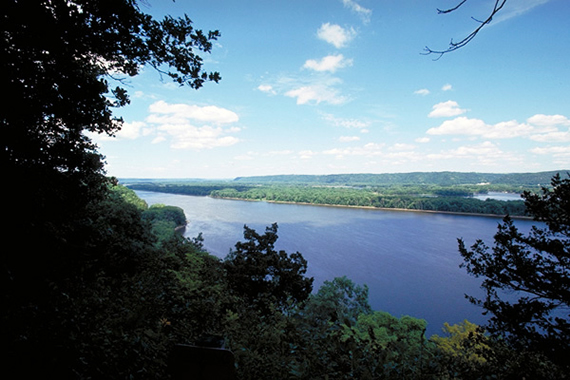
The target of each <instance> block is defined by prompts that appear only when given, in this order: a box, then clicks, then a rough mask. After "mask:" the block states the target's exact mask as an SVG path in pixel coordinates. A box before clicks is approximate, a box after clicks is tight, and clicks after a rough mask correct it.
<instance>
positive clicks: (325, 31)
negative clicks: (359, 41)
mask: <svg viewBox="0 0 570 380" xmlns="http://www.w3.org/2000/svg"><path fill="white" fill-rule="evenodd" d="M355 35H356V31H355V30H354V29H352V28H351V29H344V28H343V27H341V26H340V25H336V24H330V23H328V22H327V23H325V24H323V25H321V27H320V28H319V30H318V31H317V36H318V37H319V38H320V39H321V40H324V41H326V42H328V43H330V44H332V45H334V46H335V47H336V48H337V49H339V48H342V47H345V46H346V45H347V44H348V43H349V42H350V41H351V40H352V39H353V38H354V36H355Z"/></svg>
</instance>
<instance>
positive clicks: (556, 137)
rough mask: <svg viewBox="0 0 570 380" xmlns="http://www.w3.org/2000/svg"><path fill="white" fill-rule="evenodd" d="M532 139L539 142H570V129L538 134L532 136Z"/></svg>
mask: <svg viewBox="0 0 570 380" xmlns="http://www.w3.org/2000/svg"><path fill="white" fill-rule="evenodd" d="M530 139H531V140H533V141H538V142H557V143H561V142H570V130H568V131H553V132H548V133H541V134H536V135H533V136H531V137H530Z"/></svg>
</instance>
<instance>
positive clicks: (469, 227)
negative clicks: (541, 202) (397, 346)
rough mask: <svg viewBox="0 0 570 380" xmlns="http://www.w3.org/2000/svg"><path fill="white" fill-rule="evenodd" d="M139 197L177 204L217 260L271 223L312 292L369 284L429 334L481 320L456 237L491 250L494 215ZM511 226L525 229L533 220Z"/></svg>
mask: <svg viewBox="0 0 570 380" xmlns="http://www.w3.org/2000/svg"><path fill="white" fill-rule="evenodd" d="M137 194H138V195H139V196H140V197H141V198H142V199H144V200H145V201H146V202H147V203H148V204H149V205H152V204H155V203H163V204H166V205H172V206H178V207H181V208H182V209H183V210H184V212H185V214H186V218H187V219H188V226H187V228H186V232H185V236H187V237H196V236H197V235H198V234H199V233H200V232H201V233H202V234H203V237H204V246H205V248H206V249H207V250H208V251H209V252H210V253H212V254H214V255H216V256H219V257H220V258H223V257H225V256H226V255H227V254H228V252H229V251H230V249H231V248H232V247H233V246H234V245H235V243H236V242H237V241H241V240H243V226H244V225H247V226H248V227H251V228H254V229H255V230H256V231H257V232H260V233H262V232H264V231H265V227H266V226H269V225H271V224H272V223H274V222H277V224H278V225H279V230H278V235H279V239H278V241H277V243H276V248H277V249H283V250H285V251H287V252H288V253H292V252H296V251H299V252H301V253H302V254H303V256H304V257H305V259H307V261H308V263H309V268H308V275H309V276H311V277H314V278H315V283H314V289H315V290H317V289H318V287H319V286H320V285H321V284H322V283H323V281H326V280H332V279H333V278H335V277H340V276H347V277H348V278H350V279H351V280H352V281H354V282H355V283H357V284H366V285H368V287H369V300H370V305H371V306H372V308H373V309H374V310H383V311H387V312H389V313H391V314H393V315H395V316H397V317H400V316H403V315H410V316H413V317H416V318H423V319H426V320H427V321H428V331H427V335H428V336H430V335H431V334H434V333H441V328H442V327H443V323H444V322H449V323H451V324H454V323H459V322H462V321H463V320H464V319H467V320H469V321H471V322H474V323H478V324H481V323H484V321H485V317H484V316H483V315H482V314H481V311H482V310H481V309H480V308H479V307H476V306H474V305H471V304H470V303H469V302H468V301H467V300H466V299H465V296H464V295H465V294H469V295H475V296H480V295H481V294H482V292H481V290H480V288H479V285H480V283H481V279H477V278H474V277H472V276H470V275H468V274H467V273H466V271H465V269H462V268H459V265H460V264H461V262H462V258H461V256H460V254H459V252H458V249H457V238H463V239H464V240H465V242H466V243H467V245H468V246H470V245H471V244H473V243H474V242H475V241H476V240H477V239H483V240H484V241H485V242H486V243H487V245H489V246H492V244H493V235H494V234H495V233H496V231H497V225H498V223H500V222H501V219H500V218H493V217H484V216H463V215H450V214H434V213H420V212H405V211H384V210H371V209H356V208H341V207H323V206H308V205H293V204H275V203H267V202H248V201H236V200H223V199H213V198H210V197H196V196H185V195H174V194H165V193H154V192H145V191H137ZM516 225H517V226H518V227H519V229H520V230H521V231H524V232H526V231H528V230H529V229H530V226H531V225H532V221H529V220H517V221H516Z"/></svg>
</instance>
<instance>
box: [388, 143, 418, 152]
mask: <svg viewBox="0 0 570 380" xmlns="http://www.w3.org/2000/svg"><path fill="white" fill-rule="evenodd" d="M415 148H416V147H415V145H412V144H403V143H396V144H394V145H392V146H391V147H390V148H388V149H389V150H390V151H392V152H401V151H410V150H414V149H415Z"/></svg>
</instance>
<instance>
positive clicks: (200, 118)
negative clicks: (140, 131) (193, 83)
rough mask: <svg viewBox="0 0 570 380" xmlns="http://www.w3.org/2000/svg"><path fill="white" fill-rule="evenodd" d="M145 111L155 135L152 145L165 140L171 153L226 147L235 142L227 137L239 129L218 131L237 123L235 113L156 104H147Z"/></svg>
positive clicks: (220, 109) (202, 107) (196, 107)
mask: <svg viewBox="0 0 570 380" xmlns="http://www.w3.org/2000/svg"><path fill="white" fill-rule="evenodd" d="M149 111H150V112H151V114H150V115H149V116H148V117H147V119H146V121H147V123H149V124H153V125H154V126H155V128H156V131H157V132H158V133H157V138H155V140H154V141H153V142H155V143H156V142H160V141H164V140H165V139H166V138H167V137H169V138H170V146H171V147H172V148H173V149H195V150H200V149H209V148H214V147H223V146H230V145H234V144H236V143H237V142H238V141H239V139H238V138H236V137H234V136H231V134H233V133H236V132H238V131H239V130H240V129H239V128H237V127H230V128H223V127H222V125H224V124H230V123H234V122H237V121H238V120H239V117H238V115H237V114H236V113H234V112H232V111H230V110H227V109H225V108H220V107H217V106H197V105H190V104H168V103H166V102H164V101H159V102H156V103H153V104H151V105H150V107H149ZM210 123H211V124H213V126H212V125H209V124H210ZM196 124H198V125H196Z"/></svg>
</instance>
